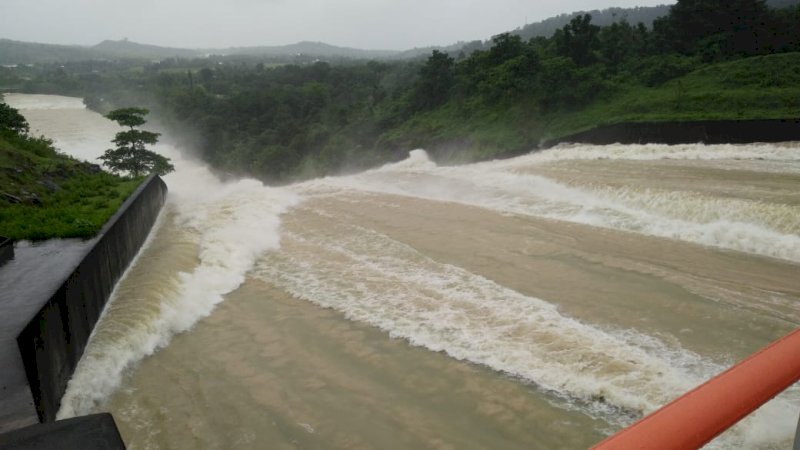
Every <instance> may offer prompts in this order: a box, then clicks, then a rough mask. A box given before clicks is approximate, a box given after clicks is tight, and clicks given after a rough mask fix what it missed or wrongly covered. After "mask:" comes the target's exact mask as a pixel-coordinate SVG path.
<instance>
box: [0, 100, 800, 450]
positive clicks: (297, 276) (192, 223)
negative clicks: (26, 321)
mask: <svg viewBox="0 0 800 450" xmlns="http://www.w3.org/2000/svg"><path fill="white" fill-rule="evenodd" d="M8 101H9V103H10V104H12V106H17V107H20V108H22V110H23V113H24V114H25V115H26V117H28V119H29V121H30V122H31V124H32V126H33V128H35V129H37V130H40V131H41V132H42V133H45V134H47V135H49V136H51V137H53V138H55V140H56V142H57V144H59V145H60V146H61V147H62V148H63V149H65V151H67V152H70V153H74V154H76V155H78V156H80V157H84V158H90V157H96V156H97V155H98V154H100V153H101V152H102V150H103V149H104V148H106V146H107V145H106V144H105V142H107V141H108V140H110V138H111V134H113V132H114V130H115V127H113V126H111V125H109V124H108V122H106V121H104V119H102V118H100V117H99V116H98V115H96V114H93V113H91V112H89V111H86V110H84V109H83V108H82V105H81V104H80V102H79V101H77V100H75V99H68V98H64V97H40V96H18V95H14V96H10V97H9V98H8ZM159 151H161V152H162V153H165V154H167V155H168V156H170V157H172V158H173V159H174V161H175V162H176V166H177V167H178V170H177V172H176V173H174V174H171V175H169V176H167V177H166V181H167V183H168V184H169V187H170V195H169V201H168V205H167V207H166V208H165V211H164V212H163V213H162V215H161V217H160V218H159V222H158V225H157V228H156V229H155V231H154V232H153V233H152V235H151V238H150V239H149V241H148V244H147V246H146V248H145V249H144V250H143V251H142V252H141V253H140V255H139V256H138V258H137V261H136V262H135V264H134V265H133V266H132V267H131V269H129V270H128V272H127V273H126V276H125V278H124V279H123V281H122V282H120V284H119V285H118V287H117V289H116V291H115V293H114V294H113V298H112V302H111V303H110V305H109V307H108V308H107V309H106V311H105V313H104V316H103V318H102V320H101V322H100V323H99V325H98V327H97V329H96V330H95V332H94V334H93V336H92V339H91V342H90V345H89V347H88V349H87V351H86V354H85V355H84V357H83V359H82V361H81V363H80V365H79V368H78V371H77V372H76V374H75V376H74V378H73V380H72V381H71V382H70V385H69V389H68V391H67V394H66V395H65V397H64V399H63V400H62V408H61V411H60V413H59V414H60V417H69V416H73V415H76V414H85V413H89V412H93V411H103V410H108V411H111V412H112V413H113V414H114V416H115V418H116V420H117V423H118V424H119V426H120V428H121V431H122V434H123V437H124V439H125V441H126V443H127V444H128V445H129V448H132V449H137V448H138V449H145V448H192V449H193V448H220V449H223V448H234V447H235V448H382V449H391V448H398V449H404V448H435V449H451V448H458V449H462V448H475V449H483V448H541V449H549V448H585V447H588V446H590V445H591V444H593V443H595V442H597V441H599V440H601V439H602V438H603V437H604V436H606V435H608V434H609V433H611V432H613V431H614V430H617V429H619V428H620V427H622V426H624V425H626V424H629V423H631V422H632V421H634V420H636V419H637V418H639V417H641V416H642V415H643V414H645V413H647V412H650V411H653V410H654V409H656V408H658V407H659V406H660V405H663V404H664V403H666V402H668V401H670V400H671V399H673V398H675V397H676V396H678V395H680V394H681V393H683V392H685V391H687V390H688V389H690V388H692V387H693V386H695V385H697V384H698V383H700V382H701V381H703V380H705V379H707V378H708V377H710V376H712V375H714V374H716V373H719V372H720V371H722V370H723V369H724V368H725V367H727V366H728V365H730V364H731V363H733V362H735V361H737V360H740V359H742V358H744V357H745V356H747V355H749V354H750V353H752V352H754V351H756V350H757V349H759V348H760V347H762V346H764V345H766V344H767V343H769V342H771V341H772V340H774V339H777V338H779V337H780V336H782V335H784V334H786V333H788V332H790V331H792V330H793V329H795V328H797V327H798V326H800V278H798V273H800V271H798V269H800V189H798V188H800V144H794V143H787V144H783V145H773V144H770V145H766V144H765V145H736V146H733V145H721V146H704V145H684V146H662V145H631V146H621V145H612V146H602V147H592V146H571V147H561V148H556V149H553V150H548V151H543V152H538V153H532V154H529V155H526V156H522V157H518V158H514V159H509V160H504V161H495V162H487V163H481V164H472V165H465V166H458V167H439V166H437V165H436V164H434V163H433V162H431V161H430V160H429V159H428V157H427V155H426V153H425V152H424V151H422V150H415V151H412V152H411V153H410V155H409V158H408V159H407V160H405V161H402V162H399V163H396V164H390V165H387V166H385V167H382V168H379V169H375V170H371V171H368V172H365V173H361V174H357V175H350V176H342V177H329V178H323V179H317V180H313V181H309V182H305V183H300V184H296V185H292V186H287V187H281V188H272V187H265V186H263V185H261V184H260V183H258V182H256V181H253V180H240V181H236V182H228V183H223V182H221V181H219V180H217V179H216V178H215V177H214V176H213V175H211V173H210V172H209V171H208V170H207V169H206V168H205V167H203V165H202V164H199V163H197V162H194V161H192V160H191V159H187V158H185V157H183V156H182V155H181V154H180V153H179V152H177V151H176V150H175V149H174V148H172V147H170V146H169V145H162V146H160V148H159ZM798 412H800V389H798V388H797V387H795V388H792V389H790V390H789V391H787V392H786V393H784V394H783V395H781V396H780V397H778V398H777V399H775V400H773V401H772V402H770V403H768V404H767V405H766V406H765V407H763V408H762V409H760V410H759V411H758V412H757V413H756V414H754V415H752V416H751V417H750V418H748V419H746V420H745V421H744V422H742V423H741V424H740V425H738V426H737V427H735V428H733V429H732V430H730V431H728V432H727V433H725V434H724V435H723V436H721V437H720V438H718V439H717V440H715V441H714V442H713V443H712V444H711V445H710V447H714V448H788V447H789V446H790V445H791V444H790V442H791V439H792V437H793V433H794V427H795V425H796V423H797V417H798Z"/></svg>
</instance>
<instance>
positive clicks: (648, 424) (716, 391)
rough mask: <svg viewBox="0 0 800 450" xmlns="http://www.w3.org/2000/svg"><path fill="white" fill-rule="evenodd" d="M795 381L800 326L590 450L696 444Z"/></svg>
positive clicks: (681, 448) (799, 370) (799, 367)
mask: <svg viewBox="0 0 800 450" xmlns="http://www.w3.org/2000/svg"><path fill="white" fill-rule="evenodd" d="M798 380H800V329H798V330H795V331H794V332H792V333H790V334H788V335H786V336H784V337H783V338H781V339H779V340H777V341H775V342H773V343H772V344H770V345H768V346H767V347H765V348H763V349H762V350H760V351H758V352H757V353H754V354H753V355H751V356H749V357H748V358H747V359H745V360H744V361H742V362H740V363H739V364H736V365H735V366H733V367H731V368H730V369H728V370H726V371H725V372H723V373H721V374H719V375H717V376H716V377H714V378H712V379H711V380H709V381H707V382H705V383H703V384H702V385H700V386H698V387H696V388H695V389H693V390H691V391H689V392H687V393H686V394H684V395H682V396H681V397H679V398H678V399H676V400H674V401H673V402H671V403H669V404H668V405H666V406H664V407H663V408H661V409H659V410H658V411H656V412H654V413H652V414H650V415H649V416H647V417H645V418H644V419H642V420H640V421H638V422H636V423H635V424H633V425H631V426H630V427H628V428H625V429H623V430H622V431H620V432H618V433H617V434H615V435H613V436H611V437H609V438H608V439H606V440H604V441H602V442H601V443H599V444H597V445H596V446H594V447H593V449H595V450H632V449H663V450H668V449H675V450H685V449H692V448H700V447H702V446H703V445H704V444H706V443H708V442H709V441H711V440H712V439H714V438H715V437H716V436H718V435H719V434H720V433H722V432H723V431H725V430H727V429H728V428H730V427H732V426H733V425H735V424H736V423H737V422H739V421H740V420H742V419H743V418H745V417H746V416H747V415H749V414H750V413H752V412H753V411H755V410H756V409H757V408H758V407H760V406H761V405H763V404H764V403H766V402H767V401H769V400H770V399H772V398H773V397H775V396H776V395H778V394H780V393H781V392H783V391H784V390H786V389H787V388H788V387H790V386H791V385H792V384H794V383H796V382H797V381H798ZM798 439H800V435H799V437H798ZM795 449H797V443H795Z"/></svg>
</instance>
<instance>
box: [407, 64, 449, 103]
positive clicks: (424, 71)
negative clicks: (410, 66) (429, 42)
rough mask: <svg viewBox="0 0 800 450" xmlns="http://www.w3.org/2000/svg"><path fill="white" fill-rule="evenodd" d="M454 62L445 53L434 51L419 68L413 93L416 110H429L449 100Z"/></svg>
mask: <svg viewBox="0 0 800 450" xmlns="http://www.w3.org/2000/svg"><path fill="white" fill-rule="evenodd" d="M453 65H454V60H453V58H451V57H450V56H449V55H448V54H447V53H444V52H440V51H439V50H434V51H433V53H431V56H430V57H428V61H427V62H425V64H424V65H423V66H422V68H420V71H419V81H418V82H417V85H416V88H415V91H414V98H413V101H414V106H415V108H416V109H417V110H429V109H433V108H436V107H438V106H441V105H443V104H444V103H446V102H447V100H448V99H449V98H450V89H451V88H452V87H453V82H454V76H453Z"/></svg>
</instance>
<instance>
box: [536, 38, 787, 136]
mask: <svg viewBox="0 0 800 450" xmlns="http://www.w3.org/2000/svg"><path fill="white" fill-rule="evenodd" d="M797 117H800V53H784V54H777V55H767V56H756V57H752V58H746V59H741V60H737V61H731V62H725V63H720V64H714V65H710V66H706V67H704V68H701V69H699V70H696V71H694V72H691V73H689V74H687V75H685V76H683V77H680V78H677V79H674V80H671V81H669V82H667V83H665V84H663V85H661V86H658V87H655V88H646V87H629V88H626V89H621V90H620V92H618V93H617V94H616V95H614V96H613V97H611V98H609V99H601V100H599V101H597V102H595V103H593V104H591V105H589V106H588V107H586V108H585V109H583V110H580V111H577V112H573V113H562V114H557V115H554V116H552V117H550V121H549V126H548V131H549V133H551V136H546V138H548V139H549V138H554V137H561V136H565V135H568V134H572V133H575V132H579V131H583V130H586V129H589V128H593V127H596V126H599V125H607V124H614V123H621V122H664V121H697V120H746V119H790V118H797Z"/></svg>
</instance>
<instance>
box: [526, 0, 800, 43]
mask: <svg viewBox="0 0 800 450" xmlns="http://www.w3.org/2000/svg"><path fill="white" fill-rule="evenodd" d="M799 1H800V0H799ZM669 8H670V7H669V5H659V6H637V7H635V8H608V9H603V10H597V9H595V10H592V11H576V12H573V13H571V14H561V15H558V16H555V17H551V18H549V19H545V20H543V21H541V22H536V23H531V24H528V25H525V26H524V27H522V28H517V29H516V30H514V31H512V33H513V34H518V35H519V36H520V37H522V39H524V40H528V39H530V38H533V37H539V36H542V37H550V36H552V35H553V34H554V33H555V32H556V30H558V29H559V28H563V27H564V25H566V24H568V23H569V21H570V20H572V19H573V18H574V17H575V16H579V15H583V14H591V16H592V23H593V24H595V25H599V26H601V27H604V26H608V25H611V24H612V23H615V22H621V21H623V20H627V21H628V23H631V24H634V25H635V24H637V23H639V22H642V23H644V24H645V25H646V26H648V27H651V26H652V25H653V21H654V20H656V19H658V18H659V17H663V16H666V15H667V14H669Z"/></svg>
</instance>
